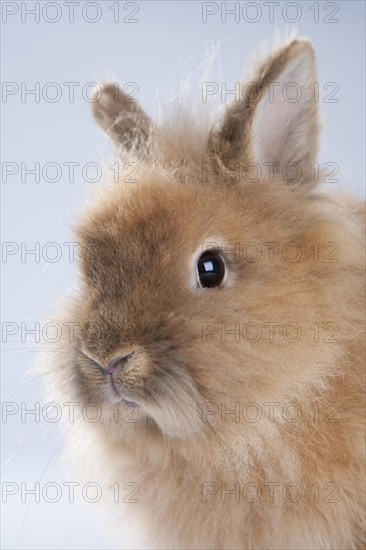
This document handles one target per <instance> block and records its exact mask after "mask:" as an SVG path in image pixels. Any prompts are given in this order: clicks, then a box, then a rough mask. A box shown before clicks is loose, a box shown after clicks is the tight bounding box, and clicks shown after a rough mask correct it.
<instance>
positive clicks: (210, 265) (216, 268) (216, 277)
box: [197, 250, 225, 288]
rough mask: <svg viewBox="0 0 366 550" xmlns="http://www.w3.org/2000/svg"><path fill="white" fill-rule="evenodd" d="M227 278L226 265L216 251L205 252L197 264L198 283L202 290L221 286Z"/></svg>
mask: <svg viewBox="0 0 366 550" xmlns="http://www.w3.org/2000/svg"><path fill="white" fill-rule="evenodd" d="M224 276H225V264H224V262H223V260H222V258H221V257H220V256H219V254H218V253H217V252H215V251H214V250H207V251H206V252H204V253H203V254H202V255H201V257H200V259H199V260H198V262H197V277H198V283H199V285H200V286H201V287H202V288H211V287H215V286H220V285H221V283H222V281H223V279H224Z"/></svg>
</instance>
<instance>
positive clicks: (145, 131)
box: [93, 83, 152, 153]
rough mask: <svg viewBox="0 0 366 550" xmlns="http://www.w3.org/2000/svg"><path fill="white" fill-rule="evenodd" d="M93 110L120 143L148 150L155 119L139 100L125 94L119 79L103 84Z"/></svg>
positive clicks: (127, 146)
mask: <svg viewBox="0 0 366 550" xmlns="http://www.w3.org/2000/svg"><path fill="white" fill-rule="evenodd" d="M93 114H94V117H95V119H96V121H97V122H98V124H99V125H100V126H101V127H102V128H103V129H104V130H105V131H106V132H107V134H108V135H110V136H111V138H112V139H113V141H114V143H115V144H116V145H117V146H121V147H123V148H124V149H126V150H130V149H132V148H133V149H135V150H136V151H139V152H141V153H144V152H146V149H147V147H148V144H149V139H150V135H151V132H152V122H151V120H150V118H149V117H148V116H147V115H146V114H145V112H144V111H143V110H142V109H141V107H140V106H139V104H138V102H137V101H136V100H133V99H132V98H131V97H130V96H128V95H127V94H125V93H124V92H123V91H122V90H121V88H120V87H119V86H118V84H117V83H113V84H105V85H103V86H102V88H101V95H100V97H99V98H98V97H96V98H95V101H94V103H93Z"/></svg>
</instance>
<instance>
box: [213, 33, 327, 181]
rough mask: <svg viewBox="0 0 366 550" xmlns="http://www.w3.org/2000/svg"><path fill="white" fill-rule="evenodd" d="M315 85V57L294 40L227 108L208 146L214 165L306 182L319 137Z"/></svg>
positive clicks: (304, 44) (306, 45) (310, 49)
mask: <svg viewBox="0 0 366 550" xmlns="http://www.w3.org/2000/svg"><path fill="white" fill-rule="evenodd" d="M315 82H316V66H315V55H314V49H313V47H312V45H311V43H310V42H309V41H308V40H305V39H298V40H293V41H292V42H290V43H289V44H288V45H287V46H285V47H283V48H282V49H281V50H279V51H277V52H276V53H275V54H274V55H272V56H271V57H270V58H269V59H268V60H267V61H266V62H265V63H264V64H262V65H261V66H260V67H259V68H258V70H257V75H256V78H255V79H254V81H253V82H251V83H249V84H248V85H247V86H244V87H243V88H242V92H243V94H242V97H241V98H240V100H239V101H238V102H234V103H233V104H232V105H230V106H229V107H228V109H227V110H226V113H225V116H224V120H223V122H222V124H221V127H220V128H219V130H218V131H213V132H212V133H211V135H210V137H209V143H208V146H209V151H210V154H211V156H212V158H213V159H214V161H215V162H216V164H219V165H220V166H221V168H222V167H224V168H225V170H226V171H227V172H228V173H230V172H234V173H236V172H237V170H238V169H240V166H242V165H245V164H247V163H255V164H257V167H259V168H260V170H261V172H262V174H268V173H269V166H270V165H271V167H272V169H273V173H275V174H277V175H278V176H279V177H281V175H283V174H287V175H288V176H289V178H288V179H286V177H285V178H284V179H285V181H291V177H292V176H291V174H295V175H296V174H300V177H299V178H298V181H301V182H303V183H304V182H307V181H309V180H310V176H311V175H312V167H313V163H314V162H315V161H316V155H317V149H318V134H319V122H318V108H317V103H316V98H315V94H314V84H315ZM289 167H290V170H289V169H288V168H289ZM291 167H292V168H293V170H292V172H291Z"/></svg>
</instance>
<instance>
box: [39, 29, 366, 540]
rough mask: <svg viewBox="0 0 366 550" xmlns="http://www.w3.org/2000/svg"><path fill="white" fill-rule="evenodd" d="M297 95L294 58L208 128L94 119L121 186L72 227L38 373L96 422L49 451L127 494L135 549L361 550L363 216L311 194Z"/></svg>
mask: <svg viewBox="0 0 366 550" xmlns="http://www.w3.org/2000/svg"><path fill="white" fill-rule="evenodd" d="M315 81H316V68H315V58H314V50H313V47H312V45H311V43H310V42H308V41H307V40H305V39H295V40H292V41H291V42H290V43H287V44H285V45H282V46H281V48H279V49H278V50H277V51H275V53H273V54H272V55H271V56H269V57H268V59H267V60H266V61H265V62H264V63H262V64H261V65H260V66H259V67H258V68H257V70H256V75H255V78H254V79H253V80H252V81H251V83H250V85H243V86H242V88H241V92H242V93H241V98H240V101H233V103H232V104H231V105H229V106H228V108H227V109H226V112H225V114H224V117H223V120H222V121H221V122H220V123H219V124H218V125H217V126H215V127H212V128H208V127H207V123H206V122H205V121H200V120H193V121H192V124H191V125H190V121H189V118H185V117H184V116H183V115H182V116H180V115H178V114H177V116H176V118H175V119H174V120H171V121H170V123H169V124H166V125H161V126H159V127H157V126H155V125H153V123H152V122H151V121H150V119H149V117H148V116H147V115H146V114H145V113H144V112H143V111H142V109H141V108H140V106H139V105H138V103H136V102H131V101H130V98H128V97H127V96H126V95H125V94H124V93H123V92H122V91H121V90H120V89H119V88H118V87H117V86H116V85H114V84H112V85H105V86H104V87H103V89H102V91H103V93H102V97H101V98H99V100H98V101H96V102H95V104H94V107H95V108H94V114H95V117H96V119H97V121H98V122H99V123H100V124H101V126H102V127H103V128H104V129H106V130H107V132H108V133H109V134H110V136H111V137H112V138H113V141H114V142H115V144H116V145H117V146H118V148H119V152H120V154H121V155H122V157H123V160H124V161H126V162H131V163H132V164H131V166H134V167H136V171H137V170H138V172H137V174H136V177H135V178H132V179H134V180H136V179H137V180H138V181H132V182H131V181H118V182H114V183H111V184H110V185H108V186H104V187H103V189H102V190H100V192H99V195H98V197H97V199H96V200H95V203H94V205H92V206H91V207H88V208H87V210H86V212H85V215H84V217H83V219H82V220H81V221H80V223H79V225H78V228H77V235H78V242H79V243H80V245H81V262H80V263H81V273H82V283H81V288H80V292H79V294H78V296H77V297H76V298H75V299H74V301H73V303H72V304H71V305H70V307H69V308H68V310H67V312H66V313H65V315H64V317H63V321H65V322H68V323H69V325H68V326H70V322H72V323H73V325H72V326H73V327H74V330H73V337H72V338H70V332H67V333H66V332H65V335H64V337H63V339H62V341H61V342H60V345H59V346H58V350H57V360H56V363H55V364H53V365H52V366H50V365H48V366H47V370H50V367H52V370H53V371H54V372H53V374H52V376H51V379H52V381H51V383H50V384H49V387H50V392H51V393H50V395H51V396H52V398H53V399H54V400H56V401H58V402H60V403H64V402H77V403H79V404H81V405H82V406H83V407H84V410H85V407H86V406H87V407H92V406H94V407H95V408H96V410H99V411H100V414H99V415H98V418H97V419H96V421H95V422H90V421H86V419H85V415H82V414H79V416H78V419H77V422H75V423H74V424H73V426H72V427H71V431H70V432H69V433H68V435H67V440H68V441H69V447H70V449H72V452H73V453H74V456H75V462H76V463H77V464H78V466H79V467H80V471H81V472H82V473H81V474H80V475H83V476H84V479H85V480H88V481H91V480H101V483H103V488H105V491H107V492H108V491H109V490H110V489H109V488H110V487H111V486H113V485H114V484H116V483H117V484H120V485H121V487H122V488H125V489H124V490H126V491H128V487H127V489H126V484H127V485H129V484H130V485H131V487H132V489H133V491H134V492H135V493H136V498H134V499H132V501H133V502H134V501H138V502H134V503H133V504H126V505H125V506H123V507H122V506H121V504H120V503H117V504H113V506H112V508H114V510H115V512H116V514H117V516H118V514H120V516H119V517H117V520H116V524H115V525H116V527H115V529H116V530H118V529H121V531H120V533H121V534H120V540H121V541H123V536H124V535H123V533H124V531H123V527H121V525H122V524H123V519H124V517H126V518H128V517H130V516H129V514H132V515H133V516H134V517H135V519H136V522H137V523H136V531H138V533H139V534H140V533H141V532H143V534H144V536H145V543H144V544H145V547H147V548H151V547H153V548H169V549H170V548H181V549H183V548H192V549H193V548H199V549H224V548H226V549H239V548H246V549H274V548H276V549H305V548H307V549H310V548H311V549H319V548H321V549H347V550H350V549H361V548H364V544H365V531H364V505H365V500H364V466H365V463H364V447H365V441H364V435H365V433H364V425H363V418H364V363H363V358H364V337H363V321H364V310H363V305H364V270H363V267H364V263H363V262H364V260H363V242H362V238H363V232H362V229H361V226H362V223H361V222H362V219H363V218H362V216H363V214H362V212H363V207H362V205H360V204H358V203H357V202H356V201H352V200H351V199H340V198H339V197H338V198H334V197H331V196H328V195H327V194H325V193H320V192H319V191H318V190H317V188H316V185H315V180H316V179H317V178H316V177H315V176H314V166H315V164H314V163H315V161H316V155H317V149H318V134H319V122H318V105H317V102H316V101H315V98H314V92H313V88H312V87H313V84H314V82H315ZM120 179H122V177H121V178H120ZM130 179H131V178H130ZM117 412H118V413H120V414H119V416H118V415H117V414H116V413H117ZM120 500H122V498H121V499H120ZM105 515H106V516H107V515H108V516H109V510H106V512H105ZM127 521H129V520H127ZM121 544H122V542H121Z"/></svg>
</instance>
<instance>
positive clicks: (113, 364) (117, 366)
mask: <svg viewBox="0 0 366 550" xmlns="http://www.w3.org/2000/svg"><path fill="white" fill-rule="evenodd" d="M132 355H133V354H132V353H128V354H126V355H119V356H118V357H115V358H114V359H112V361H110V362H109V363H108V365H107V367H106V370H107V371H108V372H109V373H111V374H112V373H114V374H117V373H119V372H121V371H123V369H124V368H125V367H126V365H127V363H128V361H129V359H130V358H131V357H132Z"/></svg>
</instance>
